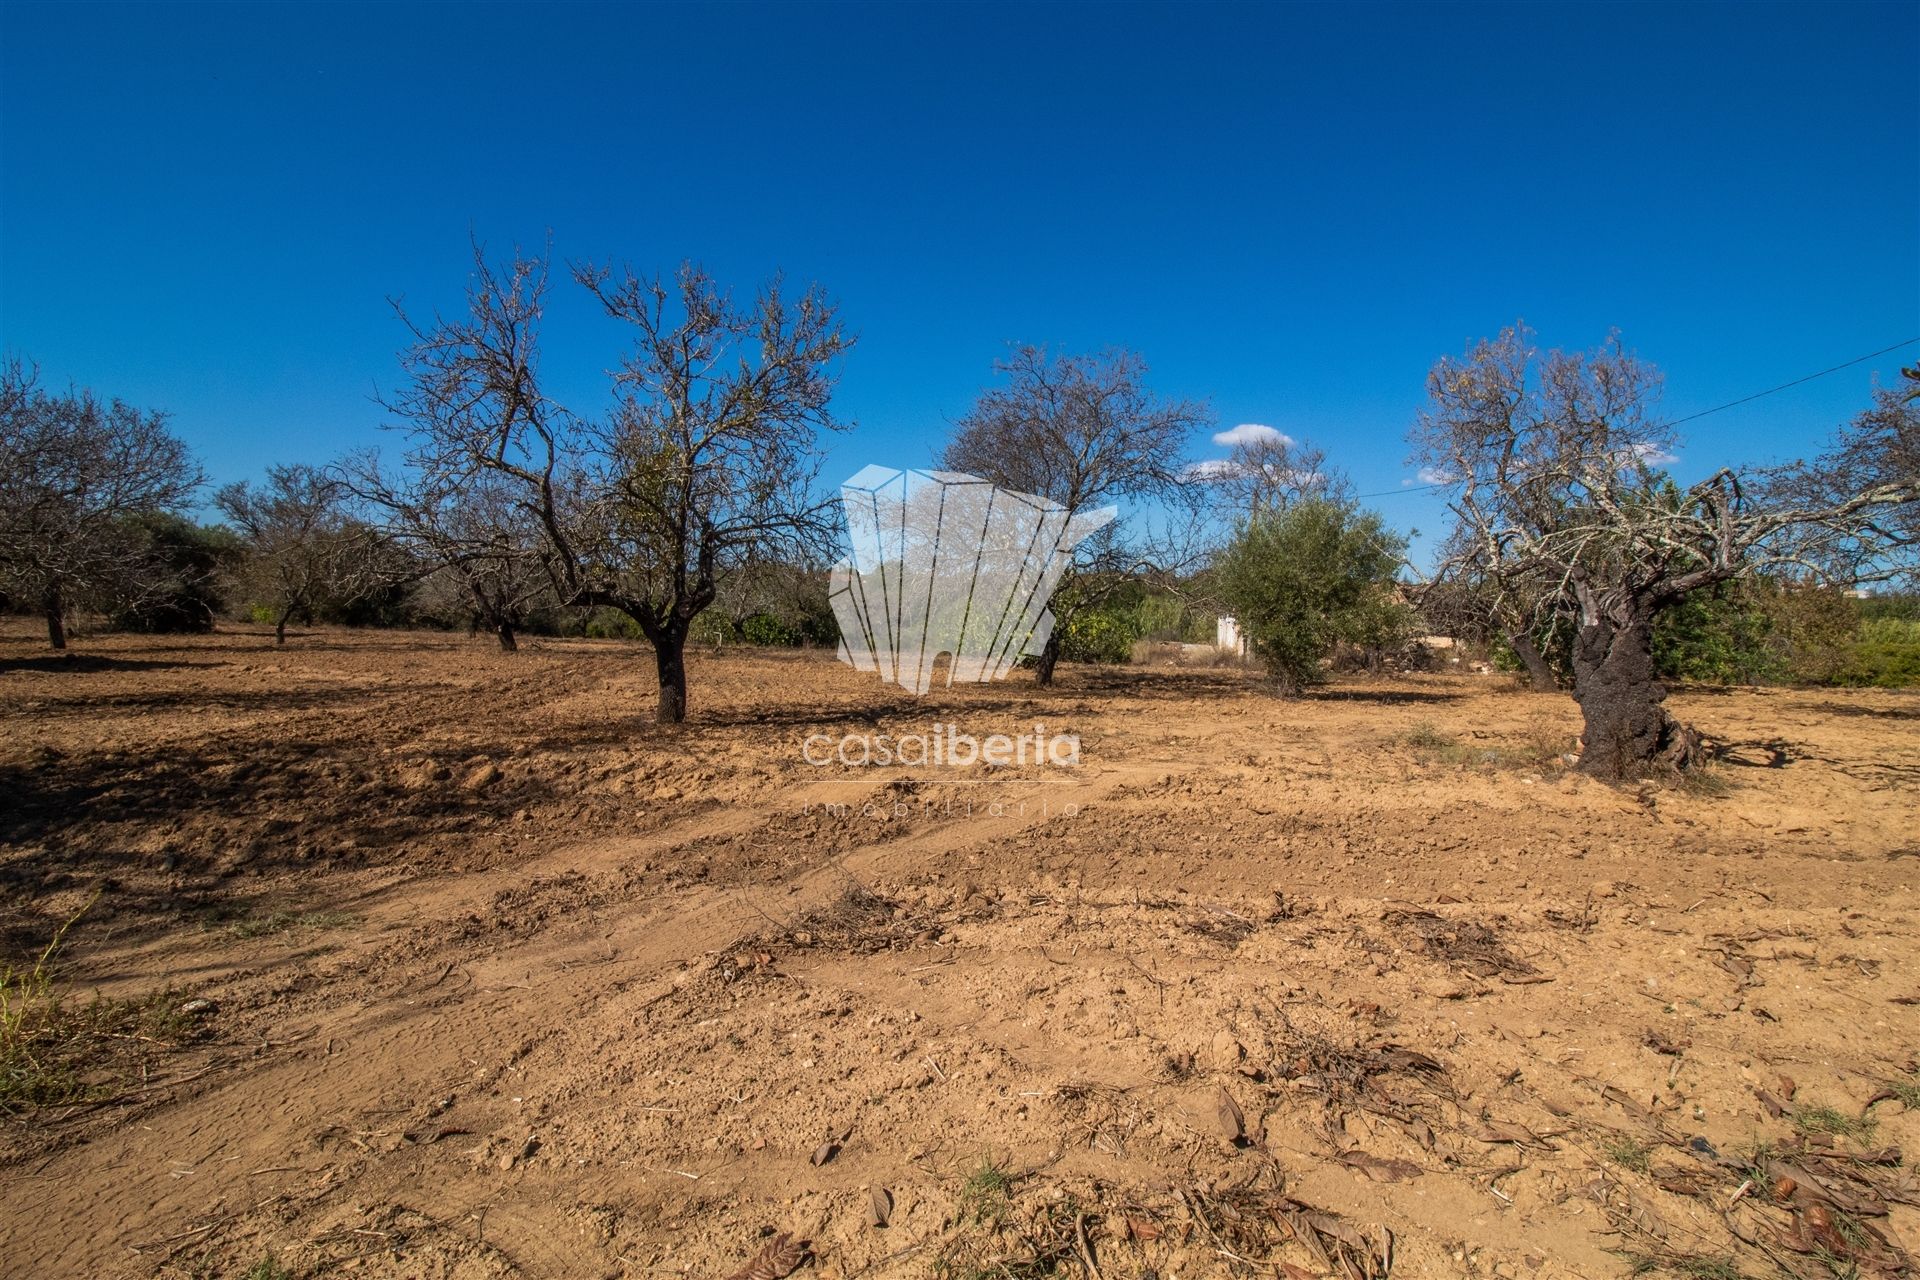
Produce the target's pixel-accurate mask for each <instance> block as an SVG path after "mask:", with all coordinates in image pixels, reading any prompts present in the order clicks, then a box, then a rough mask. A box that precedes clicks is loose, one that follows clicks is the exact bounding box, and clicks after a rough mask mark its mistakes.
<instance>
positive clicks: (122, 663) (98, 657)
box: [0, 653, 229, 675]
mask: <svg viewBox="0 0 1920 1280" xmlns="http://www.w3.org/2000/svg"><path fill="white" fill-rule="evenodd" d="M227 665H229V664H228V663H227V662H225V661H224V660H221V659H214V660H212V661H205V660H202V661H199V662H189V661H186V660H184V659H174V660H161V659H157V658H115V657H110V656H108V655H107V654H104V653H43V654H39V655H37V656H35V657H31V658H0V675H5V674H7V673H9V672H13V671H46V672H52V673H53V674H56V675H83V674H86V673H89V672H98V671H168V670H174V669H177V668H180V667H224V666H227Z"/></svg>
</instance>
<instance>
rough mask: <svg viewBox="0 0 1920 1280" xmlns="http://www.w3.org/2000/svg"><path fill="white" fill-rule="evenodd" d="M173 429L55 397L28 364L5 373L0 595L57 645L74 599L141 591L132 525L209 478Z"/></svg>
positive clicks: (0, 420) (88, 401) (121, 408)
mask: <svg viewBox="0 0 1920 1280" xmlns="http://www.w3.org/2000/svg"><path fill="white" fill-rule="evenodd" d="M166 423H167V420H166V416H165V415H164V414H160V413H150V412H149V413H143V412H141V411H140V410H138V409H135V408H134V407H132V406H131V405H128V404H126V403H124V402H122V401H119V400H110V401H104V402H103V401H101V400H99V399H98V398H96V397H95V396H94V394H93V393H92V392H91V391H71V390H70V391H68V392H66V393H65V394H63V395H58V396H55V395H49V394H48V393H46V392H45V391H43V390H41V389H40V387H39V385H38V377H37V374H36V371H35V370H34V369H33V368H32V367H30V366H29V365H27V364H26V363H24V362H23V361H21V360H18V359H9V360H8V361H7V362H6V363H5V364H4V366H0V589H4V590H5V591H6V593H7V594H9V595H11V596H14V597H15V598H17V599H20V600H22V601H29V602H31V603H33V604H34V605H36V606H38V607H39V609H40V611H41V613H42V615H43V616H44V617H45V618H46V623H47V643H48V644H49V645H51V646H52V647H53V648H55V649H64V648H66V647H67V626H66V615H67V611H68V609H69V608H71V607H72V606H73V605H74V604H75V603H77V602H79V601H80V600H83V599H88V598H101V597H104V596H105V595H107V594H109V593H112V594H116V595H118V596H120V597H122V598H128V597H130V596H132V595H135V594H137V592H138V589H139V587H140V579H141V577H142V574H141V569H142V567H143V559H144V556H145V550H144V548H145V545H146V543H145V540H143V539H142V538H141V537H139V536H137V531H136V530H135V529H134V527H133V521H134V519H135V518H136V517H138V516H143V515H148V514H152V513H155V512H171V511H175V510H177V509H178V508H180V507H182V506H184V505H185V504H186V502H187V501H188V500H189V499H190V498H191V497H192V495H193V492H194V490H195V489H197V488H199V486H200V484H201V483H202V477H201V474H200V469H199V467H198V466H196V465H195V463H194V461H193V459H192V457H191V455H189V453H188V452H187V447H186V445H184V444H182V443H181V442H180V441H179V440H178V439H176V438H175V437H174V436H173V435H172V434H171V433H170V432H168V430H167V425H166Z"/></svg>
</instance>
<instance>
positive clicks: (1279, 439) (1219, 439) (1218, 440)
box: [1213, 422, 1293, 449]
mask: <svg viewBox="0 0 1920 1280" xmlns="http://www.w3.org/2000/svg"><path fill="white" fill-rule="evenodd" d="M1213 442H1214V443H1215V444H1217V445H1224V446H1225V447H1226V448H1229V449H1234V448H1238V447H1239V446H1241V445H1247V444H1279V445H1288V444H1292V443H1293V437H1292V436H1290V435H1288V434H1287V433H1286V432H1284V431H1276V430H1274V429H1273V428H1272V427H1269V426H1267V425H1266V424H1265V423H1264V422H1243V423H1241V424H1240V425H1239V426H1237V427H1235V428H1234V429H1233V430H1231V431H1216V432H1214V435H1213Z"/></svg>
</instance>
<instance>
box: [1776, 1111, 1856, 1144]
mask: <svg viewBox="0 0 1920 1280" xmlns="http://www.w3.org/2000/svg"><path fill="white" fill-rule="evenodd" d="M1874 1123H1875V1122H1874V1120H1873V1118H1872V1117H1870V1116H1852V1115H1848V1114H1847V1113H1846V1112H1844V1111H1841V1110H1840V1109H1839V1108H1837V1107H1826V1106H1819V1107H1796V1108H1794V1112H1793V1127H1794V1128H1796V1129H1798V1130H1799V1131H1800V1132H1802V1133H1829V1134H1832V1135H1833V1136H1834V1137H1836V1138H1854V1139H1858V1140H1864V1139H1866V1138H1869V1137H1872V1136H1873V1130H1874Z"/></svg>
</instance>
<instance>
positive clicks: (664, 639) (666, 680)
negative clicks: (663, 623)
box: [653, 631, 687, 724]
mask: <svg viewBox="0 0 1920 1280" xmlns="http://www.w3.org/2000/svg"><path fill="white" fill-rule="evenodd" d="M653 661H654V666H655V667H656V669H657V670H658V671H659V674H660V705H659V708H658V709H657V710H656V711H655V712H654V717H653V718H654V719H655V720H656V721H658V722H659V723H661V724H679V723H680V722H681V721H682V720H685V719H686V718H687V636H686V633H685V632H684V631H681V632H677V633H676V632H663V633H662V634H660V635H658V636H655V637H654V640H653Z"/></svg>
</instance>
